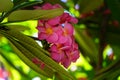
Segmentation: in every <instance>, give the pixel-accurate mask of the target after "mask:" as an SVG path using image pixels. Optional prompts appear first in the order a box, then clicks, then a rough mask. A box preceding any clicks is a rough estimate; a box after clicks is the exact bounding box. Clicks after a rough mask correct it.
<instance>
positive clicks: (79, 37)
mask: <svg viewBox="0 0 120 80" xmlns="http://www.w3.org/2000/svg"><path fill="white" fill-rule="evenodd" d="M79 30H80V29H79V28H75V39H76V41H77V42H78V44H79V47H80V48H81V49H82V51H83V52H85V54H86V55H87V56H89V57H90V59H91V61H94V62H97V55H98V52H97V51H98V49H97V48H96V45H95V44H94V42H93V41H92V39H91V38H90V37H89V36H86V35H84V34H83V33H82V31H79ZM83 54H84V53H83Z"/></svg>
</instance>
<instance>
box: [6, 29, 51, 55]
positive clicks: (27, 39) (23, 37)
mask: <svg viewBox="0 0 120 80" xmlns="http://www.w3.org/2000/svg"><path fill="white" fill-rule="evenodd" d="M5 33H7V34H9V35H11V36H13V37H15V38H16V39H18V40H20V41H24V42H25V43H27V44H29V45H31V46H33V47H35V48H37V49H39V50H40V51H41V52H43V53H45V54H46V55H48V56H49V53H48V52H47V51H46V50H44V49H42V47H40V46H39V45H38V44H37V42H35V40H33V39H32V38H30V37H28V36H26V35H24V34H22V33H20V32H18V31H16V30H14V29H12V30H9V31H7V32H5Z"/></svg>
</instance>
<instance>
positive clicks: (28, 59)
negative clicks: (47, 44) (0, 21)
mask: <svg viewBox="0 0 120 80" xmlns="http://www.w3.org/2000/svg"><path fill="white" fill-rule="evenodd" d="M1 34H3V35H4V36H5V37H7V38H8V39H9V41H10V44H11V45H12V48H13V50H14V51H15V53H16V54H17V55H18V56H19V57H20V58H21V60H23V61H24V62H25V63H26V64H27V65H28V66H30V67H31V68H32V69H33V70H35V71H36V72H38V73H40V74H42V75H44V76H48V77H50V76H49V75H48V74H47V73H45V72H44V71H43V70H42V69H40V66H39V65H36V64H34V63H33V62H32V59H33V58H35V56H34V55H32V53H30V52H29V51H28V50H26V49H25V48H24V47H22V46H21V45H20V44H19V43H17V42H16V41H15V40H13V39H12V38H11V37H10V36H8V35H7V34H5V33H3V32H1Z"/></svg>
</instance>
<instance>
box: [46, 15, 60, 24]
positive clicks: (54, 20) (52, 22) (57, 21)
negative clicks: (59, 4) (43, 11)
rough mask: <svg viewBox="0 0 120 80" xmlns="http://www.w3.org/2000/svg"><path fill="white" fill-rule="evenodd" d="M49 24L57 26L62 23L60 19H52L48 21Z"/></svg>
mask: <svg viewBox="0 0 120 80" xmlns="http://www.w3.org/2000/svg"><path fill="white" fill-rule="evenodd" d="M48 23H49V24H50V25H53V26H54V25H57V24H59V23H60V17H56V18H53V19H50V20H48Z"/></svg>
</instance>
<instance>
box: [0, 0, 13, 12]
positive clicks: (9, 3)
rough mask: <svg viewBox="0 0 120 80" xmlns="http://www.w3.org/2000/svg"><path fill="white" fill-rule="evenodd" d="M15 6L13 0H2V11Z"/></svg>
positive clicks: (0, 3)
mask: <svg viewBox="0 0 120 80" xmlns="http://www.w3.org/2000/svg"><path fill="white" fill-rule="evenodd" d="M12 7H13V3H12V1H11V0H0V12H4V11H9V10H10V9H11V8H12Z"/></svg>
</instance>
